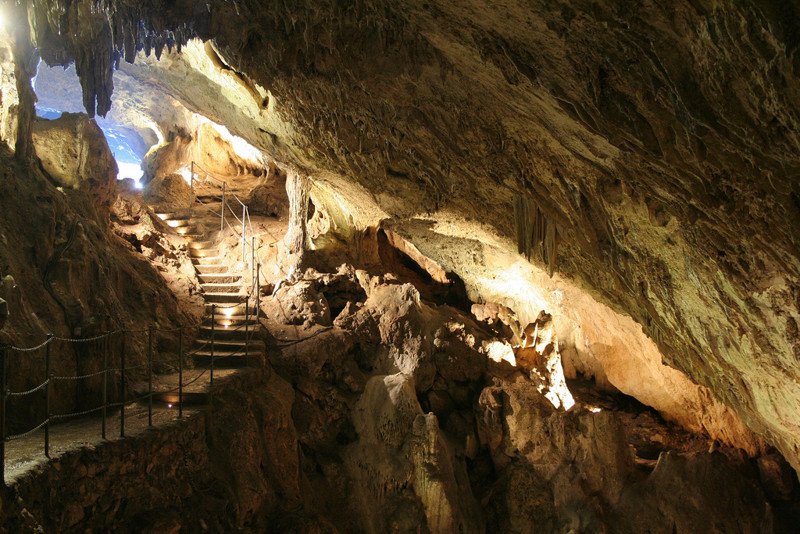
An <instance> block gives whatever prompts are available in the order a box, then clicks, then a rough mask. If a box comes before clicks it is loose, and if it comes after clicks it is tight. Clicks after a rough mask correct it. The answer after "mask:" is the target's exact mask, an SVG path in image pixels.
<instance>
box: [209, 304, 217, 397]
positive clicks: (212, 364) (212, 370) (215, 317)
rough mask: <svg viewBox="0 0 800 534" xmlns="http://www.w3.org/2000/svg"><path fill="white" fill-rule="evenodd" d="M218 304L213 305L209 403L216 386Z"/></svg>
mask: <svg viewBox="0 0 800 534" xmlns="http://www.w3.org/2000/svg"><path fill="white" fill-rule="evenodd" d="M216 323H217V305H216V304H212V305H211V365H210V370H209V380H208V404H209V405H211V391H212V388H213V386H214V336H215V334H216Z"/></svg>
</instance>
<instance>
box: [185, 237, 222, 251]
mask: <svg viewBox="0 0 800 534" xmlns="http://www.w3.org/2000/svg"><path fill="white" fill-rule="evenodd" d="M203 237H205V236H204V235H202V234H200V236H199V238H194V239H192V242H191V243H189V248H195V249H212V248H213V249H216V250H219V244H217V242H216V241H212V240H210V239H202V238H203Z"/></svg>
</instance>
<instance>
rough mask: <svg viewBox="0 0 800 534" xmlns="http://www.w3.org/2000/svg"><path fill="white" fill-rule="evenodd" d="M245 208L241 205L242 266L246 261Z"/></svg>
mask: <svg viewBox="0 0 800 534" xmlns="http://www.w3.org/2000/svg"><path fill="white" fill-rule="evenodd" d="M246 215H247V206H245V205H244V204H242V264H244V262H245V260H247V228H246V227H245V225H244V221H245V216H246Z"/></svg>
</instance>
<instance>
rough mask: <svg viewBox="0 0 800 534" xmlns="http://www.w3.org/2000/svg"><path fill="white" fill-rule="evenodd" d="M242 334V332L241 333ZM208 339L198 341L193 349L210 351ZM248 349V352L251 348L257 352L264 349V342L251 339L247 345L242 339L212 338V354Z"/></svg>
mask: <svg viewBox="0 0 800 534" xmlns="http://www.w3.org/2000/svg"><path fill="white" fill-rule="evenodd" d="M242 332H244V331H242ZM210 341H211V340H210V339H198V340H197V342H196V343H195V348H200V347H202V350H203V351H205V350H208V351H209V352H210V351H211V343H210ZM245 347H248V348H249V349H250V350H252V349H253V348H256V349H258V350H259V351H260V350H261V349H263V348H264V342H263V341H262V340H261V339H251V340H250V341H249V343H248V342H247V341H246V340H245V339H244V338H243V339H217V338H214V354H216V353H217V352H236V351H237V350H239V349H242V350H243V349H244V348H245Z"/></svg>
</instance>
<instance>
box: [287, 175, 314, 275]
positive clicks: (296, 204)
mask: <svg viewBox="0 0 800 534" xmlns="http://www.w3.org/2000/svg"><path fill="white" fill-rule="evenodd" d="M309 192H310V182H309V180H308V178H306V177H305V176H302V175H301V174H300V173H298V172H290V173H289V175H288V177H287V179H286V194H287V196H288V197H289V225H288V227H287V229H286V237H285V238H284V245H285V247H286V253H287V259H288V260H289V261H290V262H291V263H292V264H293V266H294V267H296V268H299V267H300V265H301V264H302V261H303V253H304V252H305V249H306V245H307V241H308V230H307V228H306V219H307V217H308V201H309Z"/></svg>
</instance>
